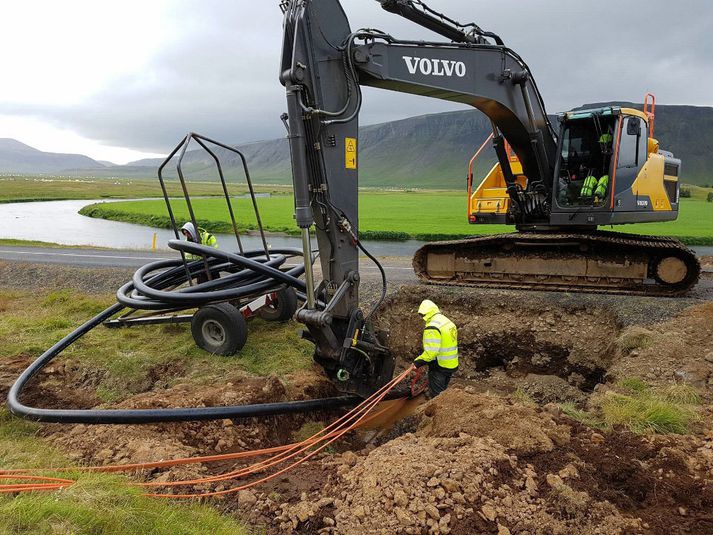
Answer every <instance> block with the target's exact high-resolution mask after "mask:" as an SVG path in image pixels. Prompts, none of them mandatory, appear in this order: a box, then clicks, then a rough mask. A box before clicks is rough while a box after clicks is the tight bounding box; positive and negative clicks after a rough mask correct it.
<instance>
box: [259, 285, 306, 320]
mask: <svg viewBox="0 0 713 535" xmlns="http://www.w3.org/2000/svg"><path fill="white" fill-rule="evenodd" d="M296 311H297V294H296V293H295V290H294V288H284V289H282V290H280V291H279V292H277V299H276V300H275V301H273V302H272V303H270V304H269V305H265V306H264V307H262V308H261V309H259V310H258V311H257V313H258V316H260V317H261V318H262V319H264V320H267V321H287V320H288V319H290V318H291V317H292V316H294V314H295V312H296Z"/></svg>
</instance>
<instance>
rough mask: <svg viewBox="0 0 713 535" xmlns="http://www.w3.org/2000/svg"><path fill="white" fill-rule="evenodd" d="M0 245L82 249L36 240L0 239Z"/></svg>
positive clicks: (81, 247)
mask: <svg viewBox="0 0 713 535" xmlns="http://www.w3.org/2000/svg"><path fill="white" fill-rule="evenodd" d="M0 245H12V246H18V247H50V248H53V249H60V248H61V249H84V248H85V247H84V246H82V245H62V244H61V243H54V242H49V241H38V240H15V239H12V238H0ZM92 249H103V247H93V246H92Z"/></svg>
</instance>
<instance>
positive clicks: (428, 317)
mask: <svg viewBox="0 0 713 535" xmlns="http://www.w3.org/2000/svg"><path fill="white" fill-rule="evenodd" d="M418 313H419V314H420V315H421V317H422V318H423V321H425V322H426V326H425V327H424V329H423V353H421V354H420V355H419V356H418V357H416V359H415V360H414V361H413V363H414V365H415V366H416V367H421V366H426V365H428V390H429V392H430V394H431V397H433V396H437V395H438V394H440V393H441V392H443V391H444V390H445V389H446V388H447V387H448V383H449V382H450V380H451V376H452V375H453V374H454V373H455V372H456V370H458V328H457V327H456V326H455V323H453V322H452V321H451V320H449V319H448V318H447V317H445V316H444V315H443V314H441V311H440V310H439V308H438V306H436V304H435V303H434V302H433V301H430V300H428V299H426V300H425V301H422V302H421V305H420V306H419V307H418Z"/></svg>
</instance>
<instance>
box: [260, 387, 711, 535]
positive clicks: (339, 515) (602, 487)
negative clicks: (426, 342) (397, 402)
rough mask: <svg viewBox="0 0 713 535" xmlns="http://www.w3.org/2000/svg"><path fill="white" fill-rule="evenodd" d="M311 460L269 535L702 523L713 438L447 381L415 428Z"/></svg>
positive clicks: (673, 527)
mask: <svg viewBox="0 0 713 535" xmlns="http://www.w3.org/2000/svg"><path fill="white" fill-rule="evenodd" d="M485 407H489V408H490V413H489V414H486V415H485V417H484V418H482V420H483V421H482V422H478V421H479V420H481V417H482V416H483V413H484V412H485V410H486V409H484V408H485ZM471 411H478V412H471ZM490 417H493V419H492V420H491V419H490ZM474 422H478V423H474ZM532 428H537V429H539V430H540V432H531V431H529V430H530V429H532ZM321 464H322V466H321V467H315V468H314V470H313V472H312V473H313V475H314V473H315V472H319V471H320V470H321V471H324V468H325V467H333V468H334V472H329V471H327V475H326V477H325V478H324V480H323V487H322V488H320V489H316V490H315V489H314V482H313V481H312V483H311V487H310V488H311V489H312V490H311V491H310V490H307V491H305V492H304V493H303V494H302V495H301V496H300V498H299V499H294V500H291V501H290V500H286V501H285V503H283V504H281V505H279V506H277V505H276V504H275V505H273V508H272V510H274V511H275V515H276V516H275V518H274V520H273V521H272V523H271V524H270V525H268V532H270V533H292V532H295V533H313V532H314V531H315V529H316V528H317V527H321V528H330V527H334V529H333V530H328V531H327V532H329V531H334V533H340V534H344V535H349V534H361V533H453V534H466V533H467V534H470V533H493V534H495V533H498V534H500V535H503V534H506V533H513V534H515V533H522V534H524V533H530V534H543V535H544V534H562V535H564V534H582V535H584V534H604V533H606V534H616V533H620V534H634V533H655V534H677V533H693V534H700V535H702V534H706V533H711V532H712V531H711V530H713V517H712V516H711V514H710V511H711V510H712V509H711V508H713V482H712V481H711V479H710V474H711V469H712V468H713V435H712V436H708V437H699V438H694V437H642V436H636V435H632V434H628V433H623V432H617V433H612V434H600V433H596V432H593V431H592V430H591V429H588V428H586V427H584V426H582V425H581V424H579V423H577V422H574V421H572V420H570V419H568V418H566V417H564V416H562V415H560V414H557V413H556V411H546V410H543V409H535V408H530V407H523V406H521V405H517V404H511V403H509V402H507V401H504V400H503V399H502V398H498V397H495V396H484V395H479V394H468V393H467V392H465V391H462V390H460V389H458V388H452V389H449V390H448V391H447V392H445V393H444V394H443V395H441V396H439V397H438V398H436V399H435V400H433V401H431V402H429V403H428V404H427V405H425V406H424V407H423V410H422V411H421V412H420V415H419V425H418V429H417V430H416V432H415V433H413V434H412V433H407V434H405V435H403V436H401V437H398V438H395V439H394V440H391V441H390V442H388V443H386V444H384V445H382V446H380V447H378V448H374V449H369V448H367V449H366V450H364V451H361V452H359V454H358V455H354V454H349V455H346V454H344V455H342V456H341V457H333V458H329V459H325V460H323V461H322V463H321ZM255 498H256V500H257V505H256V509H257V510H263V509H264V508H265V507H268V508H269V505H267V502H266V500H267V497H266V496H265V495H262V494H258V496H256V497H255ZM327 506H328V508H326V507H327ZM253 518H255V517H253ZM261 518H264V515H261Z"/></svg>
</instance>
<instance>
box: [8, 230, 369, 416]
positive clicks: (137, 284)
mask: <svg viewBox="0 0 713 535" xmlns="http://www.w3.org/2000/svg"><path fill="white" fill-rule="evenodd" d="M169 246H170V247H171V248H173V249H176V250H178V251H181V252H182V253H183V254H186V253H189V254H197V255H205V257H206V261H204V260H203V259H201V260H196V261H192V262H188V263H187V264H185V263H184V261H183V260H182V259H177V260H161V261H158V262H152V263H150V264H147V265H145V266H143V267H141V268H139V269H138V270H137V271H136V273H135V274H134V277H133V279H132V281H131V282H129V283H127V284H125V285H124V286H122V287H121V288H120V289H119V291H118V292H117V299H118V301H119V302H118V303H116V304H114V305H112V306H110V307H109V308H107V309H106V310H104V311H103V312H100V313H99V314H97V315H96V316H94V317H93V318H91V319H90V320H88V321H87V322H85V323H84V324H83V325H81V326H80V327H78V328H77V329H75V330H74V331H72V332H71V333H69V334H68V335H67V336H65V337H64V338H62V339H61V340H60V341H59V342H57V343H56V344H54V345H53V346H52V347H50V348H49V349H48V350H47V351H45V352H44V353H43V354H42V355H40V356H39V357H38V358H37V360H35V361H34V362H33V363H32V364H30V366H28V367H27V369H25V371H23V372H22V374H21V375H20V376H19V377H18V378H17V380H16V381H15V384H13V385H12V387H11V388H10V391H9V392H8V395H7V405H8V408H9V409H10V411H11V412H12V413H13V414H15V415H17V416H20V417H23V418H26V419H29V420H35V421H39V422H52V423H84V424H147V423H157V422H185V421H196V420H218V419H224V418H250V417H261V416H273V415H277V414H288V413H298V412H311V411H316V410H326V409H335V408H339V407H346V406H352V405H356V404H357V403H359V401H360V400H361V398H359V397H357V396H340V397H331V398H322V399H311V400H300V401H283V402H276V403H260V404H254V405H237V406H226V407H190V408H183V407H182V408H174V409H106V410H102V409H45V408H38V407H29V406H27V405H24V404H23V403H22V402H21V401H20V397H21V395H22V391H23V389H24V388H25V387H26V386H27V383H28V382H29V381H30V380H31V379H32V378H33V377H34V376H36V375H37V374H38V373H39V372H40V371H41V370H42V369H43V368H44V367H45V366H47V365H48V364H49V363H50V362H51V361H52V360H54V359H55V358H56V357H57V356H59V355H60V354H61V353H62V351H64V350H65V349H66V348H67V347H69V346H71V345H72V344H73V343H75V342H76V341H77V340H79V339H80V338H81V337H82V336H84V335H85V334H87V333H88V332H90V331H91V330H92V329H94V328H96V327H97V326H99V325H101V324H102V323H103V322H105V321H106V320H108V319H110V318H111V317H112V316H114V315H115V314H117V313H119V312H121V311H122V310H123V309H124V308H127V307H129V308H134V309H144V310H166V309H176V308H178V309H180V308H181V307H183V308H192V307H197V306H201V305H204V304H207V303H211V302H222V301H229V300H232V299H239V298H242V297H248V296H251V295H255V294H260V293H267V292H268V291H270V290H272V289H276V288H279V287H281V286H283V285H285V284H286V285H289V286H291V287H293V288H295V289H296V290H298V291H304V290H305V285H304V282H302V281H301V280H300V279H298V278H297V277H299V276H300V275H301V274H302V273H303V272H304V269H305V267H304V263H301V264H299V265H297V266H295V267H292V268H290V269H287V270H286V271H281V270H280V269H279V268H280V267H281V266H282V265H283V264H284V262H285V260H286V259H287V258H288V257H295V256H300V255H301V254H302V251H301V250H300V249H275V250H272V251H270V254H269V256H267V255H266V254H265V251H264V250H260V251H246V252H245V253H244V254H242V255H239V254H233V253H227V252H225V251H220V250H218V249H215V248H212V247H207V246H204V245H199V244H195V243H190V242H183V241H180V240H171V241H169ZM312 260H313V259H310V261H312ZM206 265H207V266H208V271H209V272H210V274H211V276H215V277H216V278H215V279H213V280H207V281H205V282H200V283H198V284H195V285H193V286H187V287H180V288H179V286H181V285H183V284H186V283H189V279H193V278H194V277H195V276H197V275H198V274H200V273H205V272H206ZM221 273H227V275H225V276H219V275H220V274H221Z"/></svg>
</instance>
